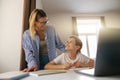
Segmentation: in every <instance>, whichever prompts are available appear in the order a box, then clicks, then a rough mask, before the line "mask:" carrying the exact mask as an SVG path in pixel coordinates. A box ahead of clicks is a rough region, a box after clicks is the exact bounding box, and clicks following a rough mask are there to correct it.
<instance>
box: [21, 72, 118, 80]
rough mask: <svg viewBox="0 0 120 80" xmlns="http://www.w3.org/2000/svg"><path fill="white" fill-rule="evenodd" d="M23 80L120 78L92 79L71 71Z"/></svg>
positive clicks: (113, 77) (112, 79) (111, 79)
mask: <svg viewBox="0 0 120 80" xmlns="http://www.w3.org/2000/svg"><path fill="white" fill-rule="evenodd" d="M21 80H120V76H110V77H92V76H87V75H83V74H78V73H76V72H74V71H72V70H71V71H68V72H67V73H60V74H51V75H43V76H39V77H35V76H28V77H25V78H22V79H21Z"/></svg>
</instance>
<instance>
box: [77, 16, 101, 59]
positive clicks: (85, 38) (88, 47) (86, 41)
mask: <svg viewBox="0 0 120 80" xmlns="http://www.w3.org/2000/svg"><path fill="white" fill-rule="evenodd" d="M76 24H77V25H76V26H77V33H78V36H79V38H80V39H81V40H82V42H83V47H82V50H81V52H82V54H84V55H86V56H89V57H90V58H95V57H96V50H97V32H98V30H99V29H100V27H101V26H102V24H101V18H100V17H97V18H95V17H94V18H92V17H91V18H76Z"/></svg>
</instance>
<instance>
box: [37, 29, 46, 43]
mask: <svg viewBox="0 0 120 80" xmlns="http://www.w3.org/2000/svg"><path fill="white" fill-rule="evenodd" d="M37 34H38V35H39V37H40V40H41V41H44V40H45V35H44V32H43V31H37Z"/></svg>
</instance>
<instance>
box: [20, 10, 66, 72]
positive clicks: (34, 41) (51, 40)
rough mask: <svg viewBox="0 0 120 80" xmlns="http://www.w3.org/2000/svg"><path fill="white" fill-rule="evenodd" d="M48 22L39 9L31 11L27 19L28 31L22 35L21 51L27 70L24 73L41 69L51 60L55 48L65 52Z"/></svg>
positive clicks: (54, 53)
mask: <svg viewBox="0 0 120 80" xmlns="http://www.w3.org/2000/svg"><path fill="white" fill-rule="evenodd" d="M47 22H48V19H47V15H46V13H45V12H44V11H43V10H41V9H35V10H33V11H32V13H31V15H30V18H29V29H28V30H26V31H25V32H24V34H23V43H22V45H23V49H24V51H25V58H26V61H27V66H28V68H25V69H24V70H23V71H24V72H29V71H36V70H39V69H43V68H44V65H45V64H47V63H48V62H49V61H51V60H53V59H54V58H55V57H56V56H57V54H56V48H58V49H59V50H61V51H62V52H65V49H64V45H63V43H62V42H61V40H60V38H59V36H58V35H57V33H56V32H55V29H54V28H53V27H52V26H48V25H46V23H47Z"/></svg>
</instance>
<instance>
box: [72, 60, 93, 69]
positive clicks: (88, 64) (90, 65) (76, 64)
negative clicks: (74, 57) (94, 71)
mask: <svg viewBox="0 0 120 80" xmlns="http://www.w3.org/2000/svg"><path fill="white" fill-rule="evenodd" d="M74 66H75V67H76V68H80V67H91V68H92V67H94V60H93V59H90V60H89V62H88V63H81V62H79V61H76V62H75V63H74Z"/></svg>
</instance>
